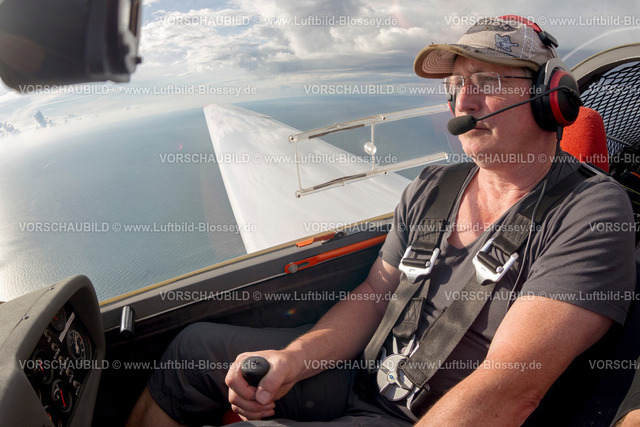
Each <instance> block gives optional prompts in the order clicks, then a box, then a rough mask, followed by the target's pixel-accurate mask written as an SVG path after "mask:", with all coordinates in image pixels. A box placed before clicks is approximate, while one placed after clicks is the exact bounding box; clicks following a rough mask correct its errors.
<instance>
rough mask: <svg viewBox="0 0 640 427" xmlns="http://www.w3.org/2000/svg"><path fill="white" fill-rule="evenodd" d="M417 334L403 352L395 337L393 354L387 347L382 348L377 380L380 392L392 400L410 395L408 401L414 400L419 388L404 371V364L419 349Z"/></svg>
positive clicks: (395, 400)
mask: <svg viewBox="0 0 640 427" xmlns="http://www.w3.org/2000/svg"><path fill="white" fill-rule="evenodd" d="M415 340H416V337H415V335H414V336H413V337H412V338H411V341H409V344H407V346H406V347H405V348H404V349H403V351H402V352H400V351H399V350H398V340H397V339H396V337H395V336H394V337H393V354H391V355H390V356H387V351H386V349H385V348H383V349H382V355H381V356H380V359H381V360H382V362H381V363H380V368H379V369H378V373H377V375H376V382H377V383H378V389H379V390H380V394H381V395H383V396H384V397H386V398H387V399H389V400H390V401H392V402H397V401H399V400H402V399H404V398H407V397H408V400H407V403H410V402H412V401H413V398H414V397H415V394H416V393H417V391H418V388H417V387H416V386H415V385H414V384H413V383H412V382H411V380H410V379H409V378H407V377H406V376H405V374H404V372H402V370H401V368H402V365H404V364H405V363H406V361H407V360H408V359H409V357H411V355H412V354H413V353H414V352H415V351H416V350H417V349H418V347H417V346H416V347H415V348H414V347H413V346H414V344H415Z"/></svg>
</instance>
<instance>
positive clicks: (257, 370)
mask: <svg viewBox="0 0 640 427" xmlns="http://www.w3.org/2000/svg"><path fill="white" fill-rule="evenodd" d="M269 368H270V365H269V361H268V360H267V359H265V358H264V357H262V356H251V357H247V358H246V359H244V361H243V362H242V365H241V366H240V370H241V372H242V376H243V377H244V379H245V380H246V381H247V382H248V383H249V385H251V386H253V387H258V384H260V380H261V379H262V377H264V376H265V375H267V372H269Z"/></svg>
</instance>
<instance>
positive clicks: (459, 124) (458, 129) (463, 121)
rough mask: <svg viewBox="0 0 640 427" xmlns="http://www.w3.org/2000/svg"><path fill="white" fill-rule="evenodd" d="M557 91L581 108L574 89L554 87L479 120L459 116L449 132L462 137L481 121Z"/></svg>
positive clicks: (451, 121) (455, 118)
mask: <svg viewBox="0 0 640 427" xmlns="http://www.w3.org/2000/svg"><path fill="white" fill-rule="evenodd" d="M557 90H564V91H566V92H567V93H568V95H569V101H570V102H571V104H573V105H574V106H575V107H579V106H581V105H582V101H581V100H580V95H578V93H577V92H576V91H575V90H573V89H572V88H570V87H568V86H557V87H554V88H553V89H551V90H547V91H545V92H542V93H540V94H538V95H535V96H532V97H531V98H529V99H526V100H524V101H521V102H517V103H515V104H513V105H509V106H508V107H505V108H501V109H500V110H498V111H494V112H493V113H491V114H487V115H486V116H482V117H479V118H477V119H476V118H475V117H473V116H470V115H467V116H458V117H454V118H453V119H451V120H449V122H448V123H447V130H448V131H449V133H450V134H451V135H462V134H463V133H465V132H469V131H470V130H471V129H473V128H474V127H476V123H478V121H480V120H484V119H487V118H489V117H491V116H495V115H496V114H500V113H503V112H505V111H507V110H510V109H512V108H516V107H519V106H521V105H524V104H526V103H528V102H533V101H535V100H537V99H540V98H542V97H545V96H547V95H549V94H550V93H552V92H555V91H557Z"/></svg>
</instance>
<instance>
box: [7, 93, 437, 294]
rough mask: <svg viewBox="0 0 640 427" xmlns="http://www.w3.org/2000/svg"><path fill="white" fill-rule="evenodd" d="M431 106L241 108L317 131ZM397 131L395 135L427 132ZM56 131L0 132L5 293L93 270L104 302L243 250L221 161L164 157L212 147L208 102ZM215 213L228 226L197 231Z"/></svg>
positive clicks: (359, 100)
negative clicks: (30, 136)
mask: <svg viewBox="0 0 640 427" xmlns="http://www.w3.org/2000/svg"><path fill="white" fill-rule="evenodd" d="M427 102H430V103H435V102H434V101H433V100H425V99H424V98H419V97H400V96H398V97H393V96H380V97H375V96H369V97H363V96H353V97H344V96H342V97H330V96H328V97H317V98H315V99H314V100H313V101H312V102H310V100H309V97H302V98H291V99H278V100H268V101H256V102H250V103H242V104H237V105H238V106H240V107H243V108H246V109H249V110H253V111H256V112H259V113H262V114H265V115H268V116H271V117H273V118H274V119H276V120H279V121H281V122H283V123H285V124H287V125H290V126H292V127H295V128H297V129H301V130H309V129H313V128H317V127H321V126H326V125H329V124H333V123H336V122H342V121H346V120H352V119H356V118H359V117H366V116H369V115H373V114H378V113H384V112H391V111H397V110H402V109H409V108H417V107H421V106H424V105H425V104H426V103H427ZM397 129H399V130H396V133H398V132H399V134H397V135H395V136H394V139H395V140H397V141H419V140H420V137H421V134H423V133H424V132H428V131H429V128H428V126H427V127H426V128H425V127H420V126H411V127H406V126H404V127H398V128H397ZM56 135H57V136H56V137H55V138H49V139H48V140H44V141H40V142H37V143H35V142H33V143H31V142H29V141H28V140H25V138H22V139H17V140H16V141H20V143H17V142H16V141H13V140H12V137H9V138H4V139H0V203H1V204H0V300H2V301H7V300H10V299H13V298H16V297H18V296H20V295H22V294H25V293H27V292H30V291H33V290H35V289H38V288H40V287H42V286H47V285H49V284H51V283H54V282H56V281H59V280H61V279H64V278H66V277H68V276H71V275H75V274H84V275H86V276H88V277H89V279H90V280H91V281H92V283H93V284H94V287H95V289H96V293H97V295H98V298H99V299H100V300H105V299H108V298H112V297H115V296H118V295H121V294H123V293H127V292H130V291H133V290H137V289H140V288H143V287H145V286H149V285H152V284H155V283H158V282H161V281H164V280H168V279H170V278H173V277H176V276H179V275H182V274H186V273H189V272H192V271H195V270H198V269H201V268H204V267H207V266H210V265H213V264H216V263H219V262H222V261H225V260H229V259H232V258H235V257H238V256H241V255H244V254H245V253H246V252H245V249H244V245H243V243H242V239H241V236H240V234H238V233H237V232H230V230H235V229H236V227H235V226H236V225H237V224H236V222H235V219H234V215H233V211H232V209H231V206H230V204H229V200H228V197H227V193H226V191H225V187H224V183H223V180H222V177H221V175H220V171H219V169H218V167H217V165H216V164H215V162H213V163H212V162H203V163H198V162H193V163H176V162H166V161H163V159H164V160H166V159H167V157H166V155H167V154H171V153H199V154H206V153H211V154H213V148H212V144H211V139H210V137H209V133H208V130H207V125H206V121H205V118H204V114H203V110H202V108H195V109H189V110H181V111H175V112H171V113H163V114H159V115H155V116H148V117H144V118H139V119H130V120H127V121H123V122H122V123H118V124H116V125H114V124H110V125H104V126H96V127H95V128H92V129H90V130H83V131H74V132H69V133H64V132H58V133H57V134H56ZM400 145H401V148H400V151H402V150H404V151H405V152H411V151H413V150H414V149H417V147H416V145H415V142H413V143H406V144H400ZM163 156H164V157H163ZM416 173H417V171H413V172H407V174H408V176H409V177H412V176H415V174H416ZM212 219H215V223H216V224H218V225H219V226H220V227H219V230H206V231H205V232H202V229H200V228H198V227H199V226H200V224H202V223H211V222H212Z"/></svg>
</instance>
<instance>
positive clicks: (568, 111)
mask: <svg viewBox="0 0 640 427" xmlns="http://www.w3.org/2000/svg"><path fill="white" fill-rule="evenodd" d="M545 69H546V65H543V66H542V67H540V69H539V70H538V72H537V73H536V75H535V76H534V84H533V88H532V92H533V93H532V94H531V95H532V96H534V95H538V94H540V93H543V92H546V91H548V90H553V89H555V88H557V87H558V86H566V87H569V88H571V89H573V90H574V91H575V93H579V90H578V83H577V82H576V80H575V79H574V78H573V75H572V74H571V73H569V72H567V71H565V70H563V69H562V68H560V67H556V68H553V69H552V70H551V72H550V75H549V76H547V75H546V72H545ZM545 82H548V83H545ZM579 110H580V105H579V104H578V103H576V102H575V101H573V100H572V97H571V95H569V93H568V92H567V91H565V90H562V89H560V90H557V91H555V92H551V93H550V94H548V95H545V96H543V97H541V98H539V99H536V100H535V101H533V102H532V103H531V112H532V113H533V117H534V118H535V120H536V123H538V126H540V127H541V128H542V129H544V130H547V131H550V132H555V131H556V130H557V129H558V126H568V125H570V124H571V123H573V122H574V121H575V120H576V118H577V117H578V112H579Z"/></svg>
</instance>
